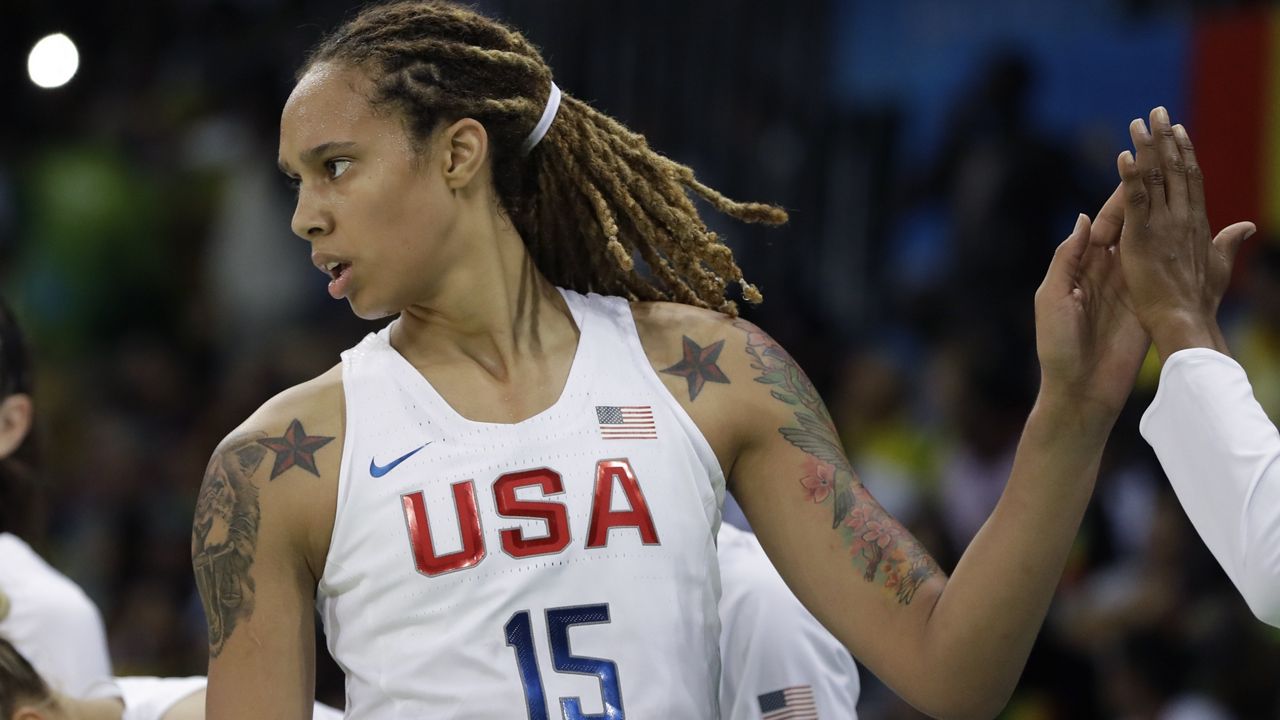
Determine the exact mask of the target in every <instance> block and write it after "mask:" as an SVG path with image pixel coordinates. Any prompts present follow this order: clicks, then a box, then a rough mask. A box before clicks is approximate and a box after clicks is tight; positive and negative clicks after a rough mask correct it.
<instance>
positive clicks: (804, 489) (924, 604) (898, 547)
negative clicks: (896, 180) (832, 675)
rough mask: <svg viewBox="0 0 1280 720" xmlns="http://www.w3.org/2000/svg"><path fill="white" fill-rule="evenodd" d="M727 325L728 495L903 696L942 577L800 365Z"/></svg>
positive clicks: (828, 617) (755, 332)
mask: <svg viewBox="0 0 1280 720" xmlns="http://www.w3.org/2000/svg"><path fill="white" fill-rule="evenodd" d="M734 328H735V329H736V330H737V335H736V336H734V335H730V337H731V339H730V340H729V342H728V343H726V345H731V346H732V347H733V349H734V350H735V351H736V352H735V353H733V354H732V356H731V357H730V359H729V363H728V365H729V367H728V370H729V371H730V372H732V373H733V374H734V376H736V377H741V378H742V380H743V382H742V387H741V388H740V389H739V391H738V392H737V393H736V396H735V398H734V403H735V404H738V405H741V406H742V408H743V409H744V410H746V412H740V413H739V414H738V416H742V417H748V418H749V420H748V421H747V422H743V423H742V424H741V425H739V427H738V429H737V432H738V435H739V437H740V438H741V443H740V448H739V452H738V454H737V456H736V459H735V462H734V464H733V470H732V472H731V474H730V477H729V483H730V487H731V488H732V490H733V492H734V495H735V497H736V498H737V500H738V502H739V504H740V505H742V508H743V512H745V513H746V515H747V517H748V519H749V520H750V521H751V525H752V527H753V528H754V529H755V531H756V534H757V537H758V538H759V540H760V543H761V545H762V546H763V547H764V549H765V550H766V552H768V554H769V556H770V558H771V559H772V560H773V562H774V564H775V565H776V566H777V568H778V570H779V572H780V573H781V574H782V576H783V577H784V578H785V579H786V580H787V583H788V585H789V586H790V587H791V589H792V590H793V591H794V592H795V593H796V595H797V597H799V598H800V600H801V601H802V602H803V603H804V604H805V606H806V607H808V608H809V610H810V611H811V612H813V614H814V615H815V616H816V617H817V618H818V619H819V620H820V621H821V622H822V623H823V625H824V626H826V627H827V628H828V629H829V630H831V632H832V633H833V634H834V635H836V637H837V638H839V639H840V640H841V641H842V642H843V643H844V644H845V645H846V646H847V647H849V648H850V649H851V650H853V651H854V652H855V653H856V654H857V656H858V657H859V659H861V660H862V661H863V662H865V663H866V664H867V665H868V667H870V668H871V669H872V670H873V671H874V672H876V673H877V674H878V675H880V676H881V677H882V678H883V679H884V680H885V681H886V682H887V683H889V684H890V685H896V686H897V688H898V690H899V691H900V692H902V691H904V690H905V689H906V687H905V685H907V684H909V683H913V682H914V681H915V678H916V675H917V674H918V672H919V666H918V663H919V660H920V658H921V657H922V655H923V653H924V649H925V647H924V640H925V632H924V631H925V626H926V623H927V622H928V619H929V615H930V613H931V612H932V606H933V604H934V602H936V600H937V598H938V597H939V596H940V594H941V591H942V588H943V586H944V584H945V581H946V578H945V576H944V574H943V573H942V571H941V570H940V569H939V568H938V565H937V563H935V562H934V560H933V558H932V557H930V555H929V553H928V551H927V550H925V548H924V547H923V546H922V545H920V543H919V542H918V541H917V540H916V539H915V538H914V537H912V535H911V533H910V532H908V531H907V530H906V528H904V527H903V526H902V525H901V524H900V523H899V522H898V521H897V520H896V519H894V518H893V517H892V516H891V515H889V514H888V513H887V512H886V511H885V510H884V508H882V507H881V506H880V504H879V503H877V502H876V500H875V498H873V497H872V496H871V494H870V493H869V492H867V490H866V488H865V487H863V485H862V483H861V481H860V480H859V479H858V476H857V474H856V473H855V472H854V470H853V468H852V467H851V466H850V464H849V461H848V459H847V458H846V457H845V453H844V450H843V448H842V446H841V443H840V440H839V435H838V434H837V433H836V430H835V426H834V424H833V423H832V420H831V416H830V415H829V414H828V412H827V409H826V406H825V405H824V404H823V402H822V398H821V397H819V396H818V393H817V391H816V390H815V389H814V387H813V384H812V383H811V382H810V381H809V379H808V377H807V376H806V375H805V373H804V371H803V370H801V369H800V367H799V365H797V364H796V362H795V361H794V360H793V359H792V358H791V356H790V355H789V354H787V352H786V351H785V350H784V349H783V348H782V347H781V346H780V345H778V343H777V342H776V341H774V340H773V339H772V338H771V337H769V336H768V335H767V334H765V333H764V332H762V331H761V330H760V329H759V328H757V327H755V326H754V325H752V324H750V323H748V322H745V321H736V322H735V323H734ZM726 354H729V353H728V352H726Z"/></svg>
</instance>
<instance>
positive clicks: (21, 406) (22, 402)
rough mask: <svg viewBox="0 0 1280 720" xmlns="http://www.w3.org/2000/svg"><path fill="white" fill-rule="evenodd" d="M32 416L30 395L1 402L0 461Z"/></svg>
mask: <svg viewBox="0 0 1280 720" xmlns="http://www.w3.org/2000/svg"><path fill="white" fill-rule="evenodd" d="M31 414H32V408H31V396H30V395H24V394H22V393H17V394H15V395H10V396H9V397H7V398H5V399H4V400H2V401H0V459H4V458H6V457H9V455H11V454H12V453H13V451H14V450H17V449H18V446H20V445H22V441H23V440H25V439H26V437H27V433H28V432H29V431H30V430H31ZM4 720H8V719H7V718H5V719H4Z"/></svg>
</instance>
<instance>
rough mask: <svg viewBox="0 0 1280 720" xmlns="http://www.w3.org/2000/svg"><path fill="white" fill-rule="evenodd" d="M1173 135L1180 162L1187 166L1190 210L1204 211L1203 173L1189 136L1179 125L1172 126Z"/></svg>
mask: <svg viewBox="0 0 1280 720" xmlns="http://www.w3.org/2000/svg"><path fill="white" fill-rule="evenodd" d="M1173 137H1174V140H1176V141H1177V143H1178V149H1179V150H1180V151H1181V152H1182V162H1183V163H1184V164H1185V165H1186V167H1187V200H1188V201H1189V202H1190V203H1191V211H1192V212H1195V213H1202V212H1204V173H1203V172H1201V170H1200V163H1198V162H1197V161H1196V149H1195V147H1194V146H1192V144H1191V136H1190V135H1188V134H1187V129H1186V128H1184V127H1182V126H1181V125H1174V126H1173Z"/></svg>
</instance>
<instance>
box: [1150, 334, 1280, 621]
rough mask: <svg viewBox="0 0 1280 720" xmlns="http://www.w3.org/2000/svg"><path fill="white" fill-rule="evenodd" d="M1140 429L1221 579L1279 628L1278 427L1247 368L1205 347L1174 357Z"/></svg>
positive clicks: (1279, 492)
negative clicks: (1258, 396) (1226, 579)
mask: <svg viewBox="0 0 1280 720" xmlns="http://www.w3.org/2000/svg"><path fill="white" fill-rule="evenodd" d="M1140 428H1141V431H1142V436H1143V437H1144V438H1146V440H1147V442H1148V443H1150V444H1151V447H1152V448H1154V449H1155V451H1156V456H1157V457H1158V458H1159V459H1160V464H1161V465H1162V466H1163V467H1164V471H1165V474H1166V475H1168V477H1169V482H1170V483H1171V484H1172V485H1173V489H1174V492H1175V493H1177V495H1178V500H1179V502H1181V503H1182V507H1183V509H1184V510H1186V513H1187V516H1188V517H1190V518H1191V523H1192V524H1193V525H1195V528H1196V530H1197V531H1198V532H1199V533H1200V536H1201V537H1202V538H1203V539H1204V542H1205V545H1207V546H1208V547H1209V550H1210V551H1211V552H1213V555H1214V557H1216V558H1217V559H1218V562H1219V563H1221V564H1222V568H1223V569H1224V570H1226V573H1227V577H1229V578H1231V581H1232V582H1233V583H1235V586H1236V588H1238V589H1239V590H1240V592H1241V594H1243V595H1244V599H1245V602H1247V603H1248V604H1249V608H1250V609H1251V610H1253V613H1254V614H1255V615H1257V616H1258V618H1259V619H1260V620H1262V621H1263V622H1266V623H1268V624H1271V625H1276V626H1280V467H1277V463H1276V461H1277V459H1280V432H1277V431H1276V427H1275V425H1274V424H1272V422H1271V420H1270V419H1268V418H1267V415H1266V413H1264V412H1263V411H1262V407H1261V406H1260V405H1258V401H1257V400H1256V399H1255V398H1254V396H1253V388H1252V386H1250V384H1249V378H1248V377H1247V376H1246V375H1245V372H1244V368H1242V367H1240V365H1239V363H1237V362H1236V361H1235V360H1232V359H1231V358H1229V357H1227V356H1226V355H1223V354H1221V353H1218V352H1215V351H1213V350H1208V349H1206V348H1193V349H1189V350H1181V351H1179V352H1176V353H1174V354H1173V355H1171V356H1170V357H1169V359H1168V360H1167V361H1166V362H1165V365H1164V369H1163V370H1162V371H1161V373H1160V387H1159V389H1158V390H1157V391H1156V397H1155V400H1153V401H1152V403H1151V407H1149V408H1147V411H1146V413H1144V414H1143V416H1142V423H1141V425H1140Z"/></svg>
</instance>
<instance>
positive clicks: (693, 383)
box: [662, 335, 729, 401]
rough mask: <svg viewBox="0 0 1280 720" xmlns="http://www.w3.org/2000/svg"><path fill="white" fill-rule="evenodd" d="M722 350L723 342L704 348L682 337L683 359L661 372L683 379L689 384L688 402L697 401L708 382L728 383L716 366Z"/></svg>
mask: <svg viewBox="0 0 1280 720" xmlns="http://www.w3.org/2000/svg"><path fill="white" fill-rule="evenodd" d="M722 349H724V340H718V341H716V342H714V343H712V344H710V345H708V346H706V347H702V346H700V345H698V343H696V342H694V341H693V339H692V338H690V337H689V336H688V335H685V336H684V358H683V359H681V360H680V362H678V363H676V364H675V365H672V366H671V367H669V368H667V369H665V370H663V371H662V372H664V373H666V374H668V375H676V376H678V377H682V378H684V379H685V380H686V381H688V383H689V400H691V401H692V400H697V399H698V393H700V392H702V387H703V385H705V384H707V383H709V382H715V383H726V384H727V383H728V382H729V378H728V376H726V375H725V374H724V371H723V370H721V369H720V366H719V365H716V360H718V359H719V358H720V351H721V350H722Z"/></svg>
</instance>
